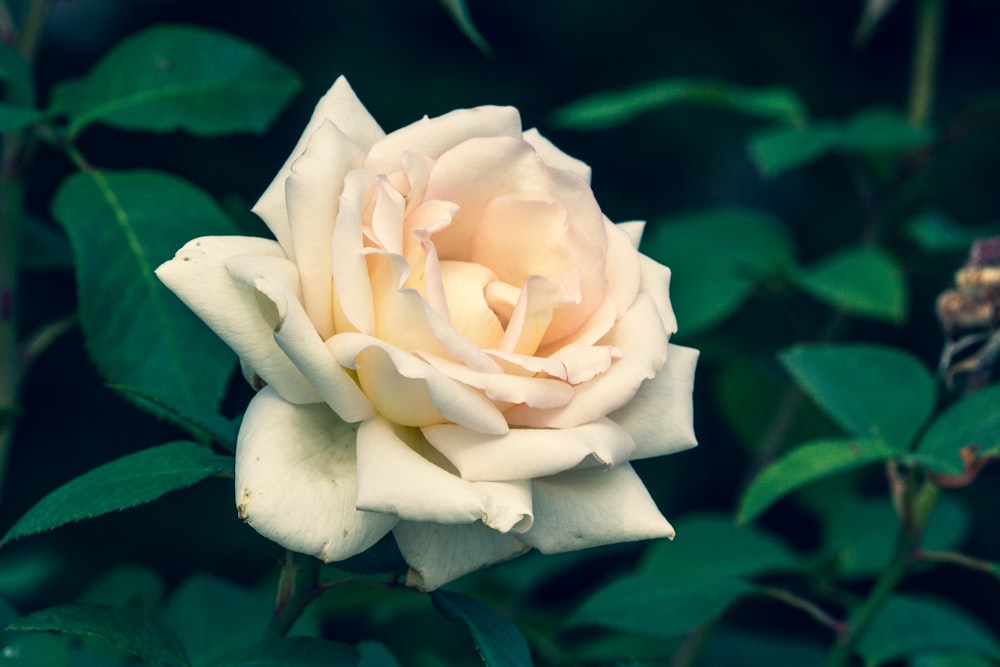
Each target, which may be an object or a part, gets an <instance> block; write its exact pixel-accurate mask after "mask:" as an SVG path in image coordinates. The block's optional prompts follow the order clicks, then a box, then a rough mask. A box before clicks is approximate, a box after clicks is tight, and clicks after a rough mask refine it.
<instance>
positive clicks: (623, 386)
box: [506, 294, 667, 428]
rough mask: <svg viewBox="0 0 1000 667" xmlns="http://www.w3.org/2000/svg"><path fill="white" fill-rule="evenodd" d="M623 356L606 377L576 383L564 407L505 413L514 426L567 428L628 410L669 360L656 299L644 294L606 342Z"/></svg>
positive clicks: (523, 408) (521, 409)
mask: <svg viewBox="0 0 1000 667" xmlns="http://www.w3.org/2000/svg"><path fill="white" fill-rule="evenodd" d="M603 342H604V343H605V344H607V345H612V346H614V347H617V348H618V349H620V350H621V352H622V358H621V359H619V360H617V361H616V362H614V363H613V364H611V368H609V369H608V370H607V371H606V372H605V373H602V374H600V375H598V376H596V377H595V378H594V379H592V380H590V381H589V382H585V383H583V384H580V385H577V387H576V395H575V396H574V397H573V400H572V401H570V402H569V403H568V404H566V405H565V406H563V407H561V408H550V409H535V408H529V407H527V406H520V405H519V406H515V407H513V408H511V409H510V410H508V411H507V413H506V415H507V422H508V423H509V424H510V425H511V426H531V427H533V428H569V427H571V426H579V425H580V424H585V423H587V422H591V421H594V420H595V419H600V418H601V417H605V416H607V415H608V414H609V413H611V412H613V411H614V410H617V409H619V408H621V407H622V406H624V405H625V404H626V403H628V402H629V401H630V400H632V397H633V396H635V394H636V392H637V391H638V390H639V385H640V384H642V381H643V380H646V379H649V378H652V377H653V376H655V375H656V372H657V371H659V370H660V368H661V367H662V366H663V364H664V363H666V360H667V336H666V334H665V332H664V331H663V324H662V323H661V321H660V316H659V314H658V313H657V311H656V306H655V305H654V303H653V300H652V299H651V298H650V297H649V296H647V295H644V294H640V295H639V297H638V298H637V299H636V301H635V304H633V306H632V308H631V309H630V310H629V312H628V313H627V314H626V315H625V317H623V318H622V319H621V320H620V321H619V322H618V324H617V325H615V328H614V329H612V330H611V332H610V333H609V334H608V335H607V336H606V337H605V338H604V340H603Z"/></svg>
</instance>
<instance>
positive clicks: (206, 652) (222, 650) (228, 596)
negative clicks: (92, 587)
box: [160, 574, 357, 665]
mask: <svg viewBox="0 0 1000 667" xmlns="http://www.w3.org/2000/svg"><path fill="white" fill-rule="evenodd" d="M273 611H274V591H273V589H261V590H249V589H247V588H243V587H241V586H238V585H236V584H234V583H232V582H229V581H226V580H223V579H220V578H218V577H215V576H212V575H209V574H195V575H193V576H191V577H189V578H188V579H186V580H185V581H184V582H183V583H181V585H180V586H179V587H178V589H177V591H176V592H175V593H174V594H173V596H171V598H170V600H169V602H168V603H167V605H166V607H165V608H164V610H163V613H162V615H161V617H160V620H161V622H162V623H163V625H164V627H166V628H167V629H168V630H170V631H171V632H173V633H174V634H175V635H177V637H179V638H180V639H181V641H183V642H184V645H185V646H186V647H187V650H188V654H189V655H190V656H191V659H192V661H193V662H194V663H195V664H196V665H204V664H207V663H210V662H212V661H216V660H222V661H223V663H224V664H228V663H225V660H223V658H224V656H229V655H230V654H234V653H235V654H239V655H243V654H244V653H245V652H244V650H243V649H245V648H246V647H247V646H250V645H253V644H256V643H257V642H258V641H259V640H260V637H261V636H262V634H263V633H264V630H265V629H266V626H267V622H268V620H269V619H270V618H271V614H272V612H273ZM316 625H317V622H316V616H315V614H314V613H312V611H311V609H307V611H306V613H305V614H304V615H303V616H302V618H300V619H299V621H298V622H297V623H296V625H295V626H294V628H293V630H292V632H293V633H294V634H314V632H313V631H314V630H316V629H317V628H316ZM289 646H291V645H289ZM355 660H357V656H355ZM281 664H283V663H281ZM293 664H294V663H293Z"/></svg>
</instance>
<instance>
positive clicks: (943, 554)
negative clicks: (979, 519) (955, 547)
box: [915, 549, 1000, 577]
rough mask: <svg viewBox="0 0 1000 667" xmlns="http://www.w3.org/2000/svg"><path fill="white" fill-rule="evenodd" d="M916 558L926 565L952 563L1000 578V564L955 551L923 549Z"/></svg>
mask: <svg viewBox="0 0 1000 667" xmlns="http://www.w3.org/2000/svg"><path fill="white" fill-rule="evenodd" d="M915 557H916V559H917V560H919V561H923V562H926V563H952V564H954V565H961V566H962V567H965V568H968V569H970V570H975V571H976V572H985V573H986V574H992V575H995V576H998V577H1000V564H997V563H991V562H990V561H988V560H980V559H978V558H973V557H971V556H966V555H965V554H960V553H958V552H955V551H932V550H927V549H921V550H919V551H917V553H916V554H915Z"/></svg>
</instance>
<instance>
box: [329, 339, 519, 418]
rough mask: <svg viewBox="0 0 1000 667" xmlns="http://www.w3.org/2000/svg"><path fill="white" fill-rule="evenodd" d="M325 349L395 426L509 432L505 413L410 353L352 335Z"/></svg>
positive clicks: (337, 340)
mask: <svg viewBox="0 0 1000 667" xmlns="http://www.w3.org/2000/svg"><path fill="white" fill-rule="evenodd" d="M327 347H328V348H329V349H330V350H331V351H332V353H333V355H334V356H335V357H336V359H337V360H338V361H339V362H340V363H341V364H343V365H344V366H347V367H348V368H355V369H357V371H358V378H359V380H360V382H361V385H362V387H364V390H365V393H366V394H367V395H368V397H369V398H370V399H371V401H372V403H373V404H374V405H375V408H376V409H377V410H378V411H379V412H380V413H381V414H383V415H385V416H386V417H388V418H389V419H391V420H392V421H395V422H396V423H399V424H404V425H407V426H425V425H427V424H434V423H441V422H443V421H446V420H447V421H451V422H454V423H456V424H463V425H465V426H468V427H469V428H471V429H473V430H475V431H479V432H481V433H495V434H496V433H506V432H507V422H506V421H505V420H504V417H503V414H501V413H500V411H499V410H497V408H496V406H494V405H493V403H492V402H490V400H489V399H487V398H486V397H485V396H483V395H482V394H480V393H479V392H478V391H476V390H474V389H471V388H469V387H467V386H465V385H463V384H461V383H460V382H456V381H455V380H452V379H451V378H449V377H448V376H447V375H445V374H444V373H442V372H441V371H439V370H437V369H436V368H434V367H433V366H431V365H430V364H428V363H427V362H425V361H423V360H422V359H420V358H418V357H416V356H414V355H412V354H410V353H408V352H405V351H403V350H400V349H399V348H397V347H393V346H392V345H389V344H387V343H386V342H384V341H381V340H378V339H376V338H372V337H370V336H364V335H362V334H353V333H347V334H338V335H336V336H334V337H333V338H331V339H330V340H328V341H327Z"/></svg>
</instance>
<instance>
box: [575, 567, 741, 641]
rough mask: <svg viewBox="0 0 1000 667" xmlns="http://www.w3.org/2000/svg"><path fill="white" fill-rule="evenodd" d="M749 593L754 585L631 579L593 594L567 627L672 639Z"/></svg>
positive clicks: (645, 576) (640, 576) (656, 577)
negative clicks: (604, 629) (612, 630)
mask: <svg viewBox="0 0 1000 667" xmlns="http://www.w3.org/2000/svg"><path fill="white" fill-rule="evenodd" d="M752 590H753V586H752V585H750V584H748V583H745V582H742V581H740V580H738V579H723V578H719V579H709V580H696V581H686V580H684V579H683V578H680V577H677V578H675V577H672V576H666V575H661V574H656V575H652V574H634V575H629V576H625V577H622V578H620V579H618V580H616V581H614V582H612V583H611V584H609V585H607V586H605V587H604V588H602V589H600V590H598V591H597V592H596V593H594V595H592V596H591V597H590V598H588V599H587V600H586V601H585V602H584V603H583V605H581V607H580V608H579V609H578V610H577V612H576V613H575V614H574V615H573V616H572V618H571V619H570V621H569V623H570V625H572V626H580V625H598V626H601V627H605V628H613V629H616V630H625V631H628V632H638V633H641V634H647V635H656V636H658V637H676V636H678V635H684V634H687V633H688V632H691V631H692V630H695V629H697V628H698V627H700V626H702V625H704V624H705V623H708V622H709V621H711V620H713V619H715V618H716V617H717V616H719V615H720V614H722V612H724V611H725V610H726V608H727V607H729V605H731V604H732V603H733V602H735V601H736V600H737V599H738V598H739V597H741V596H742V595H744V594H746V593H749V592H751V591H752Z"/></svg>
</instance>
